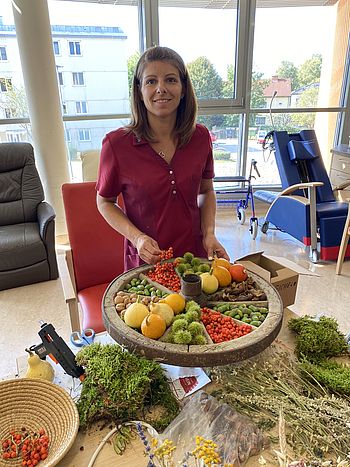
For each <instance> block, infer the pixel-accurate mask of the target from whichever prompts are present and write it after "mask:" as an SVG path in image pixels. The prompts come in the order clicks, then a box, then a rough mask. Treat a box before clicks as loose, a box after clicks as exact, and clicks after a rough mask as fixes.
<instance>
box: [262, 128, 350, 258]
mask: <svg viewBox="0 0 350 467" xmlns="http://www.w3.org/2000/svg"><path fill="white" fill-rule="evenodd" d="M273 144H274V149H275V156H276V163H277V167H278V170H279V174H280V177H281V183H282V192H280V193H274V194H273V195H271V193H269V195H268V196H267V195H266V192H263V191H262V190H258V191H256V192H255V193H254V196H255V197H256V198H258V199H263V200H266V201H267V200H268V201H269V202H271V206H270V208H269V210H268V212H267V214H266V217H265V222H264V224H263V225H262V227H261V230H262V232H263V233H266V232H267V231H268V228H269V223H272V224H273V225H274V226H275V227H277V228H278V229H280V230H282V231H284V232H287V233H288V234H290V235H291V236H292V237H294V238H296V239H298V240H300V241H301V242H303V243H304V244H305V245H307V246H309V247H310V257H311V259H312V260H313V261H317V260H318V259H319V257H320V259H322V260H336V259H337V257H338V252H339V246H340V243H341V239H342V233H343V230H344V225H345V220H346V217H347V214H348V203H344V202H341V201H338V200H337V199H336V197H335V196H334V192H333V189H332V186H331V183H330V181H329V177H328V174H327V171H326V169H325V166H324V164H323V160H322V157H321V152H320V148H319V146H318V142H317V138H316V134H315V132H314V130H303V131H301V132H300V133H297V134H288V133H287V132H286V131H274V132H273ZM349 184H350V183H346V184H343V185H342V186H341V187H336V189H343V188H346V186H348V185H349ZM345 255H346V256H350V246H348V247H347V251H346V253H345Z"/></svg>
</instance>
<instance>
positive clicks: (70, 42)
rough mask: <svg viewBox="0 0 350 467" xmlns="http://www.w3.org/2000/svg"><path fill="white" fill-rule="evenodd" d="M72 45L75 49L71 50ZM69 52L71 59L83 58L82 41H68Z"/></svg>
mask: <svg viewBox="0 0 350 467" xmlns="http://www.w3.org/2000/svg"><path fill="white" fill-rule="evenodd" d="M71 44H73V48H71ZM78 48H79V53H78V51H77V49H78ZM72 50H73V52H72ZM68 52H69V56H71V57H81V56H82V53H81V41H68Z"/></svg>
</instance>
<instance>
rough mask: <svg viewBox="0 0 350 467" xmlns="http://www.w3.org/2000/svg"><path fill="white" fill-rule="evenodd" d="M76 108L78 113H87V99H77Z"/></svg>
mask: <svg viewBox="0 0 350 467" xmlns="http://www.w3.org/2000/svg"><path fill="white" fill-rule="evenodd" d="M75 108H76V111H77V114H87V102H86V101H77V102H76V103H75Z"/></svg>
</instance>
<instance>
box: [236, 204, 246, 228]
mask: <svg viewBox="0 0 350 467" xmlns="http://www.w3.org/2000/svg"><path fill="white" fill-rule="evenodd" d="M237 219H238V221H239V223H240V224H241V225H243V224H244V223H245V210H244V209H243V208H242V206H239V208H238V209H237Z"/></svg>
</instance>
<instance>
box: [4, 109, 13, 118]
mask: <svg viewBox="0 0 350 467" xmlns="http://www.w3.org/2000/svg"><path fill="white" fill-rule="evenodd" d="M5 117H6V118H12V110H11V109H7V108H6V109H5Z"/></svg>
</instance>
